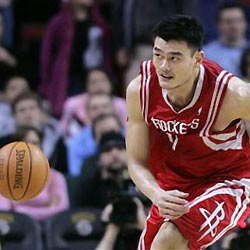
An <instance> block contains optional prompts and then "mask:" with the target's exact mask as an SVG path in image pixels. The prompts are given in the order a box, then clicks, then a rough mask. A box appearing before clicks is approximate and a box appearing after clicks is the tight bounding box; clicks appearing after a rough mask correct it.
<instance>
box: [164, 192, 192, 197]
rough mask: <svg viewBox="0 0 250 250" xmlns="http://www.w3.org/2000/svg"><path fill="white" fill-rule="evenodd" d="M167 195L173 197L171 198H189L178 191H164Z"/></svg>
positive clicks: (186, 194)
mask: <svg viewBox="0 0 250 250" xmlns="http://www.w3.org/2000/svg"><path fill="white" fill-rule="evenodd" d="M166 192H167V193H168V194H170V195H173V196H177V197H182V198H186V197H188V196H189V194H188V193H184V192H181V191H179V190H170V191H166Z"/></svg>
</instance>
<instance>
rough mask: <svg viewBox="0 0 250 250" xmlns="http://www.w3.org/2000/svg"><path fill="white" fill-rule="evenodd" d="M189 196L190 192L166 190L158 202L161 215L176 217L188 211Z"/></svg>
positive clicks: (170, 217)
mask: <svg viewBox="0 0 250 250" xmlns="http://www.w3.org/2000/svg"><path fill="white" fill-rule="evenodd" d="M188 196H189V194H188V193H184V192H181V191H179V190H170V191H164V193H162V196H161V199H159V200H158V204H157V207H158V209H159V213H160V215H161V216H162V217H164V218H169V219H176V218H179V217H181V216H182V215H183V214H185V213H188V212H189V203H188V201H187V200H186V199H185V198H187V197H188Z"/></svg>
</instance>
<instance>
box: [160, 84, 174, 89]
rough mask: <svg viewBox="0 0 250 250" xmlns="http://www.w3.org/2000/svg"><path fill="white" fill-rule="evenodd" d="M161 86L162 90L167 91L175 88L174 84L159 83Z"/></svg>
mask: <svg viewBox="0 0 250 250" xmlns="http://www.w3.org/2000/svg"><path fill="white" fill-rule="evenodd" d="M159 85H160V87H161V88H163V89H167V90H168V89H172V88H173V84H171V82H159Z"/></svg>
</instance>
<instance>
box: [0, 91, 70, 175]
mask: <svg viewBox="0 0 250 250" xmlns="http://www.w3.org/2000/svg"><path fill="white" fill-rule="evenodd" d="M12 110H13V114H14V118H15V119H14V122H12V123H10V124H9V126H12V128H13V129H12V134H13V133H15V131H16V128H17V127H20V126H27V125H29V126H33V127H35V128H36V129H38V130H39V131H41V132H42V134H43V140H42V149H43V151H44V152H45V154H46V156H47V157H48V158H49V160H50V164H51V166H53V167H54V168H55V169H57V170H59V171H60V172H63V173H65V172H67V153H66V147H65V145H64V142H63V139H62V136H61V132H60V130H59V127H58V126H56V124H55V122H54V123H53V122H48V123H45V122H44V111H43V109H42V103H41V100H40V99H39V97H38V96H37V95H35V94H34V93H28V92H27V93H22V94H20V95H18V96H17V97H16V99H15V100H14V102H13V103H12ZM50 121H51V120H50ZM11 138H12V135H9V136H5V137H2V138H1V139H0V146H3V145H5V144H6V143H8V142H9V141H10V140H11Z"/></svg>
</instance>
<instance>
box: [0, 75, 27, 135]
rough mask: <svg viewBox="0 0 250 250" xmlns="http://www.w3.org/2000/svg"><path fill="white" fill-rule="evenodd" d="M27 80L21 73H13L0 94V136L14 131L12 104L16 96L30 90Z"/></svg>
mask: <svg viewBox="0 0 250 250" xmlns="http://www.w3.org/2000/svg"><path fill="white" fill-rule="evenodd" d="M29 90H30V88H29V84H28V82H27V80H26V79H25V78H24V77H22V76H20V75H12V76H11V77H9V78H8V80H7V81H6V82H5V84H4V88H3V92H2V95H1V96H0V116H1V119H0V128H1V129H0V136H5V135H8V134H10V133H12V132H13V126H11V125H10V124H13V123H14V117H13V114H12V110H11V105H12V103H13V101H14V100H15V98H16V97H17V96H18V95H19V94H21V93H23V92H27V91H29Z"/></svg>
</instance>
